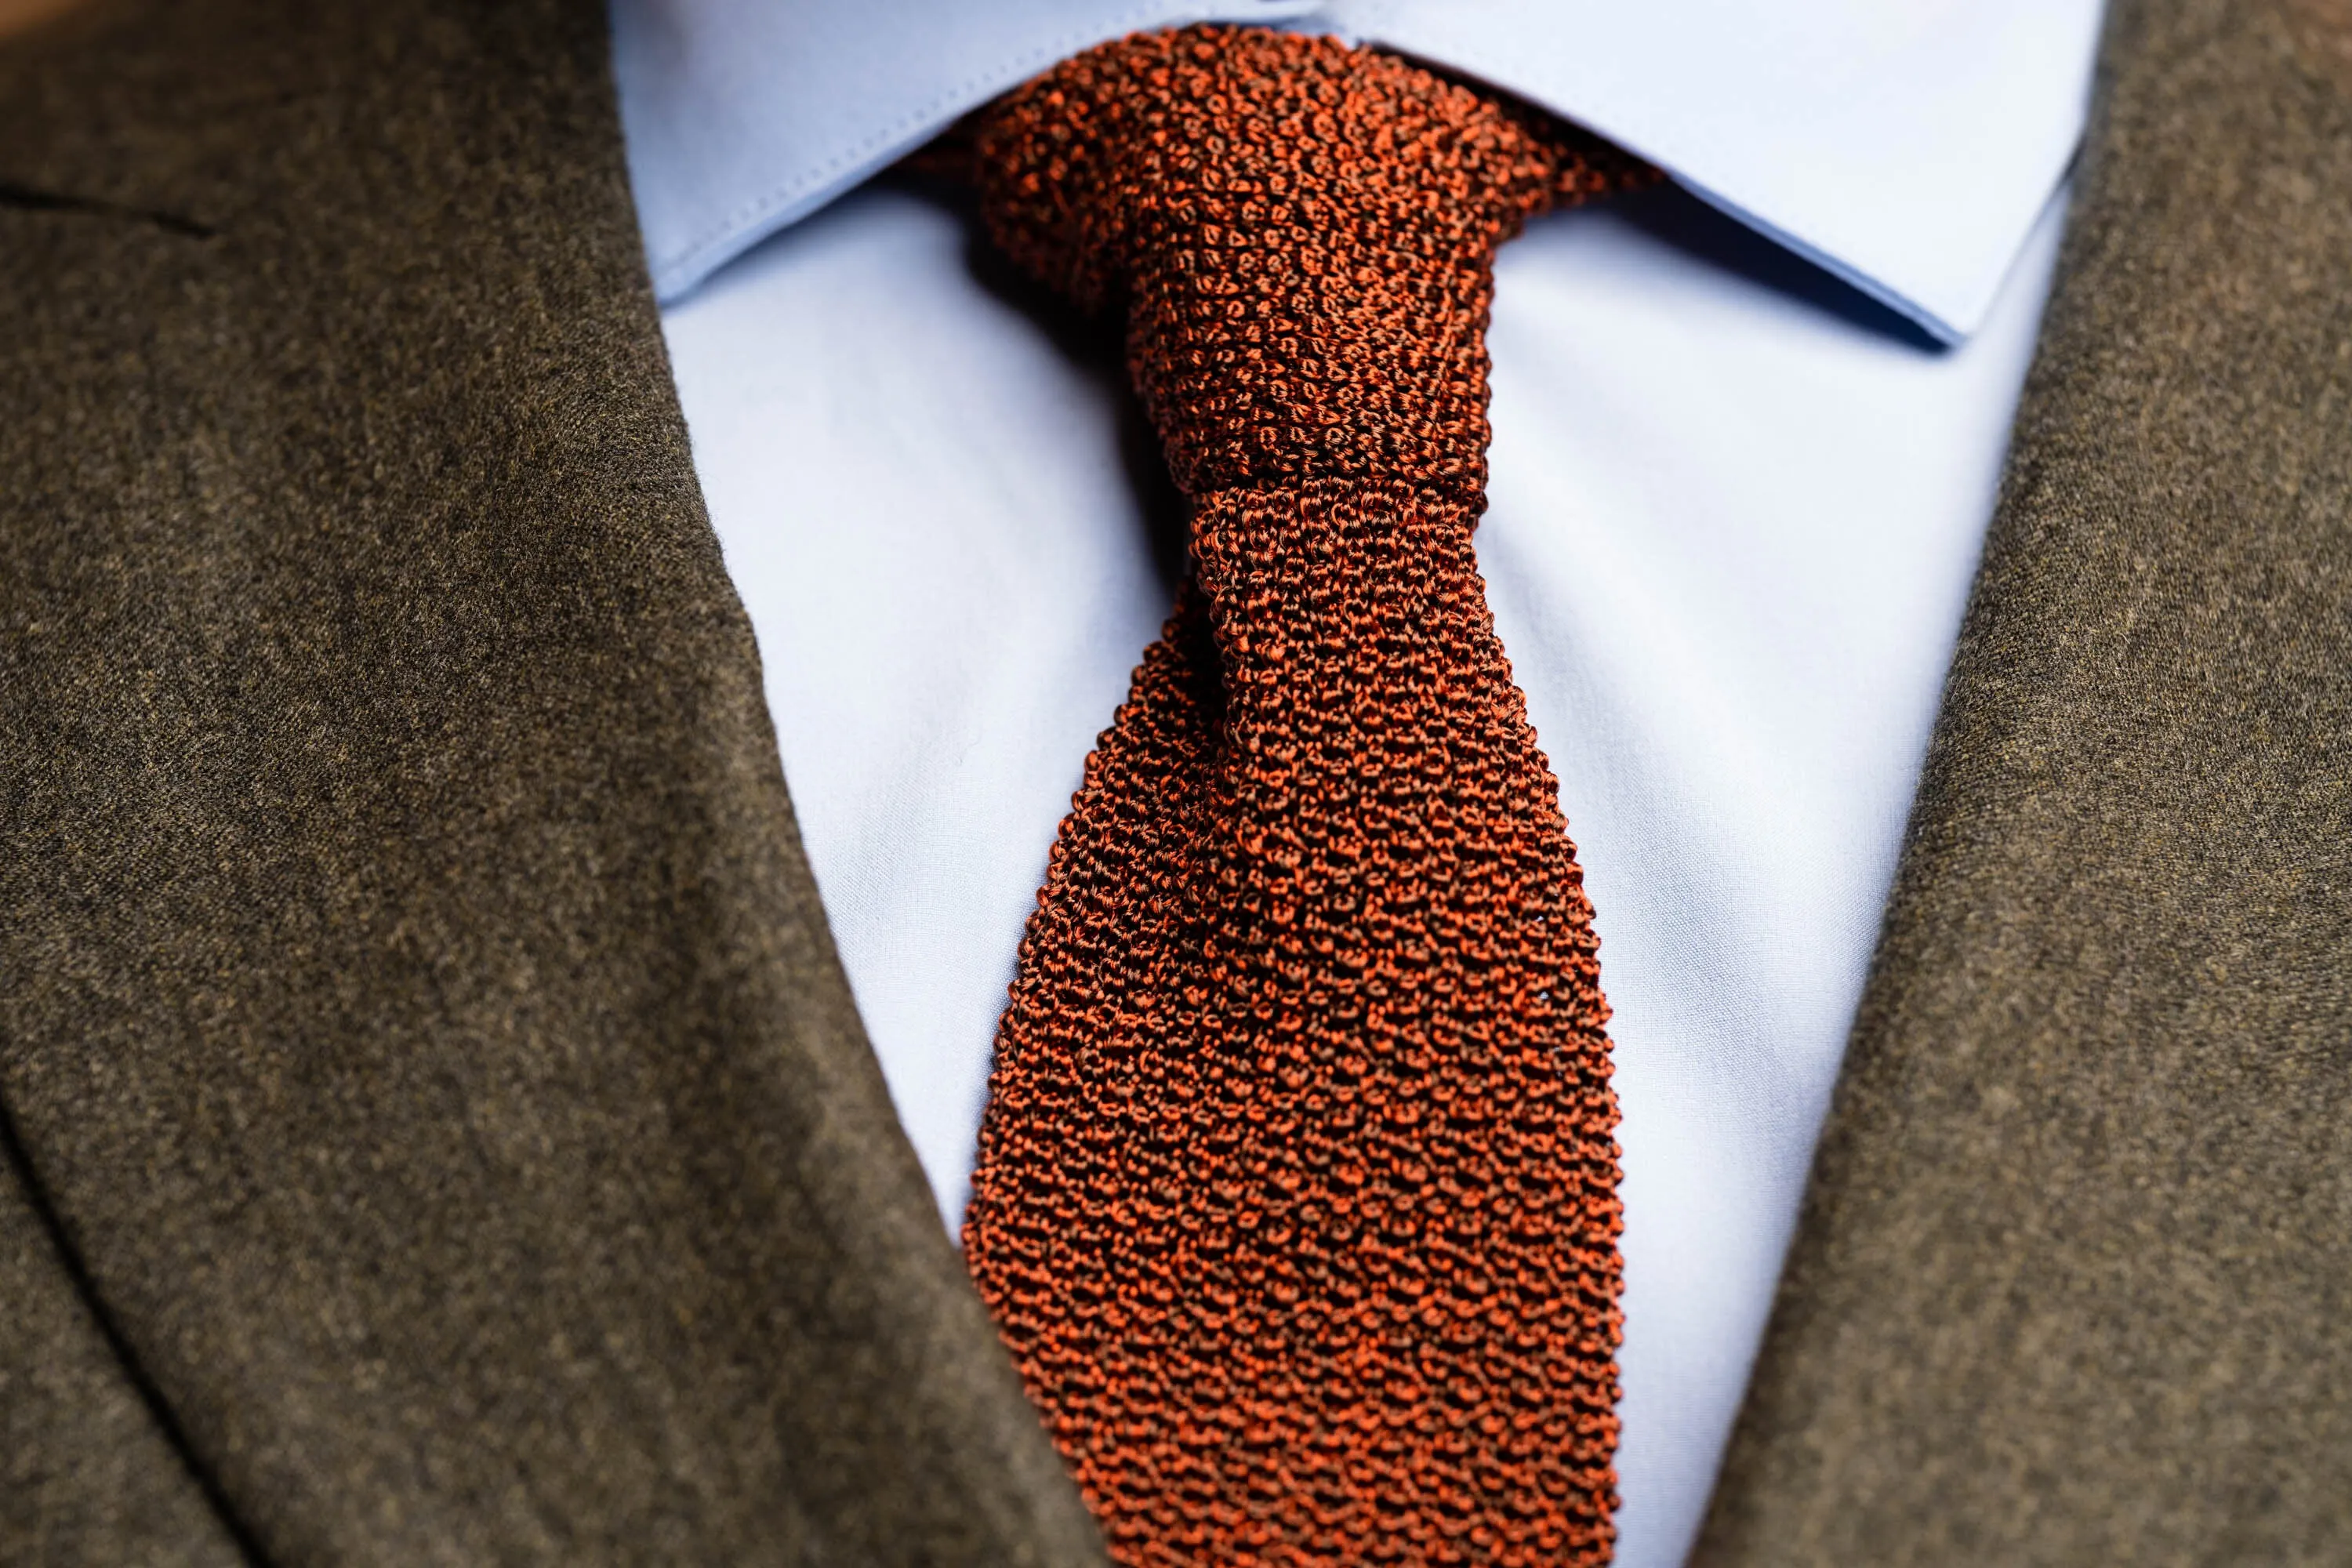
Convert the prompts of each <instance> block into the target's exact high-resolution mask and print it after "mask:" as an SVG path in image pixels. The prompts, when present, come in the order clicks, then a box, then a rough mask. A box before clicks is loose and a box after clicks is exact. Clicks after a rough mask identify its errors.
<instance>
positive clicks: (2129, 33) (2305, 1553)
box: [1700, 0, 2352, 1563]
mask: <svg viewBox="0 0 2352 1568" xmlns="http://www.w3.org/2000/svg"><path fill="white" fill-rule="evenodd" d="M2326 10H2327V7H2325V6H2320V5H2295V4H2293V3H2291V0H2287V3H2281V0H2273V3H2270V4H2260V5H2243V4H2234V3H2227V0H2137V3H2132V4H2124V5H2118V6H2117V7H2116V14H2115V15H2114V16H2112V17H2111V19H2110V27H2109V35H2108V38H2107V43H2106V47H2105V58H2104V64H2103V68H2102V71H2101V77H2100V82H2099V89H2098V100H2097V109H2096V113H2095V129H2094V131H2093V133H2092V137H2091V141H2090V144H2089V147H2088V151H2087V153H2086V155H2085V159H2084V165H2083V167H2082V170H2081V172H2080V177H2079V183H2078V189H2077V195H2076V198H2075V206H2074V219H2073V228H2072V231H2071V233H2070V235H2069V236H2068V238H2067V240H2066V244H2065V249H2064V253H2063V260H2062V263H2061V266H2060V271H2059V279H2058V283H2057V286H2056V291H2055V294H2054V296H2053V300H2052V302H2051V305H2050V308H2049V312H2048V316H2047V320H2046V325H2045V327H2044V329H2043V338H2042V345H2041V350H2040V354H2039V358H2038V360H2037V363H2036V365H2035V368H2034V370H2033V373H2032V377H2031V379H2030V381H2029V384H2028V387H2027V391H2026V395H2025V399H2024V403H2023V406H2022V409H2021V413H2020V415H2019V421H2018V426H2017V433H2016V438H2015V446H2014V449H2013V455H2012V458H2011V465H2010V471H2009V475H2008V479H2007V483H2006V486H2005V489H2004V492H2003V496H2002V500H2001V501H2000V510H1999V513H1998V515H1997V517H1996V519H1995V521H1994V524H1993V528H1992V532H1991V535H1990V542H1989V543H1988V547H1987V552H1986V557H1985V561H1984V563H1983V566H1982V569H1981V573H1980V574H1979V579H1978V582H1977V585H1976V590H1975V595H1974V601H1973V605H1972V606H1971V609H1970V611H1969V616H1968V620H1967V624H1966V628H1965V630H1964V632H1963V635H1962V637H1961V641H1960V647H1959V650H1958V658H1957V659H1956V661H1955V663H1954V665H1953V668H1952V673H1951V677H1950V681H1949V685H1948V689H1947V692H1946V695H1945V700H1944V708H1943V712H1942V715H1941V718H1940V720H1939V722H1938V727H1937V734H1936V739H1935V742H1934V745H1933V748H1932V751H1931V754H1930V757H1929V760H1928V763H1927V773H1926V777H1925V780H1924V782H1923V784H1922V785H1921V788H1920V794H1919V797H1918V801H1917V804H1916V808H1915V811H1914V816H1913V820H1912V824H1911V827H1910V832H1909V837H1908V841H1907V844H1906V850H1905V856H1904V859H1903V864H1902V868H1901V871H1900V874H1899V876H1898V879H1897V883H1896V888H1895V894H1894V899H1893V902H1892V904H1891V906H1890V909H1889V911H1888V914H1887V918H1886V925H1885V932H1884V936H1883V939H1882V942H1881V946H1880V950H1879V953H1878V957H1877V961H1876V965H1875V969H1874V975H1873V978H1872V981H1871V984H1870V986H1869V989H1868V994H1867V996H1866V998H1865V1001H1864V1006H1863V1009H1862V1013H1861V1016H1860V1020H1859V1022H1858V1024H1857V1026H1856V1029H1855V1033H1854V1037H1853V1044H1852V1047H1851V1050H1850V1053H1849V1056H1848V1059H1847V1064H1846V1068H1845V1073H1844V1079H1843V1083H1842V1085H1841V1088H1840V1090H1839V1094H1838V1097H1837V1100H1836V1104H1835V1109H1834V1110H1833V1111H1832V1116H1831V1118H1830V1121H1829V1125H1828V1128H1827V1131H1825V1133H1824V1135H1823V1138H1822V1145H1821V1149H1820V1152H1819V1155H1818V1157H1817V1160H1816V1164H1815V1168H1814V1173H1813V1178H1812V1184H1811V1192H1810V1194H1809V1197H1808V1199H1807V1203H1806V1205H1805V1210H1804V1214H1803V1217H1802V1220H1801V1227H1800V1231H1799V1235H1798V1237H1797V1240H1796V1243H1795V1245H1794V1247H1793V1248H1792V1250H1791V1253H1790V1259H1789V1263H1788V1268H1787V1271H1786V1274H1785V1276H1784V1279H1783V1282H1782V1286H1781V1290H1780V1300H1779V1303H1778V1307H1777V1310H1776V1312H1775V1315H1774V1318H1773V1321H1772V1324H1771V1327H1770V1330H1769V1334H1768V1336H1767V1339H1766V1342H1765V1344H1764V1348H1763V1352H1762V1355H1761V1358H1760V1360H1759V1363H1758V1366H1757V1370H1756V1373H1755V1378H1754V1382H1753V1384H1752V1386H1751V1389H1750V1392H1749V1394H1748V1403H1747V1405H1746V1408H1745V1410H1744V1412H1743V1414H1742V1415H1741V1418H1740V1421H1739V1423H1738V1429H1737V1431H1736V1434H1735V1436H1734V1438H1733V1441H1732V1444H1731V1447H1730V1452H1729V1457H1728V1459H1727V1466H1726V1468H1725V1471H1724V1475H1723V1478H1722V1480H1721V1483H1720V1485H1719V1488H1718V1490H1717V1497H1716V1500H1715V1504H1714V1508H1713V1511H1712V1514H1711V1516H1710V1519H1709V1521H1708V1524H1707V1528H1706V1533H1705V1537H1704V1542H1703V1548H1702V1551H1701V1552H1700V1557H1701V1560H1703V1561H1706V1562H1710V1563H1894V1562H1902V1563H1942V1562H1953V1563H1960V1562H1967V1563H2153V1562H2218V1561H2223V1560H2228V1561H2233V1562H2235V1561H2243V1562H2286V1561H2306V1562H2307V1561H2342V1560H2346V1559H2347V1558H2352V1311H2347V1307H2352V784H2347V780H2352V199H2347V193H2352V22H2347V20H2346V19H2345V16H2344V13H2343V12H2342V11H2341V10H2340V8H2338V9H2337V10H2336V21H2335V22H2334V23H2332V24H2331V23H2329V22H2328V20H2327V19H2326V16H2325V15H2324V13H2325V12H2326Z"/></svg>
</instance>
